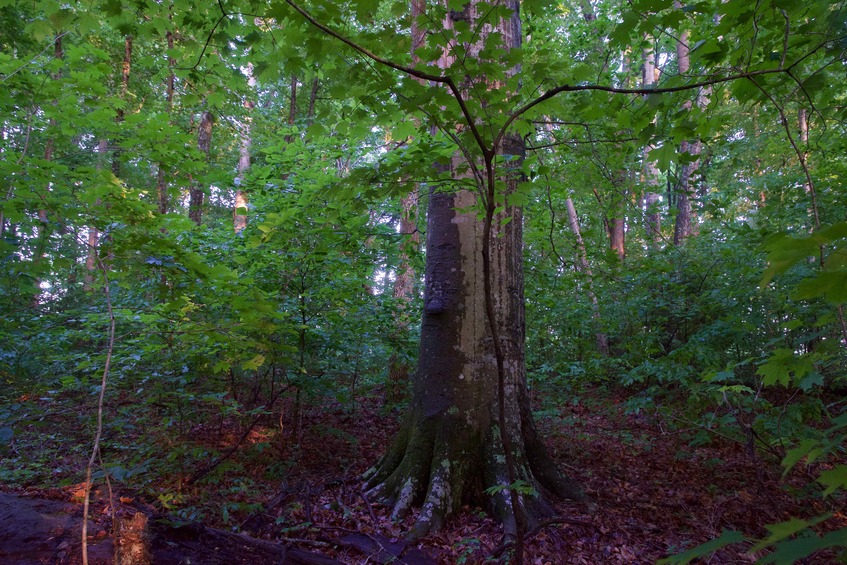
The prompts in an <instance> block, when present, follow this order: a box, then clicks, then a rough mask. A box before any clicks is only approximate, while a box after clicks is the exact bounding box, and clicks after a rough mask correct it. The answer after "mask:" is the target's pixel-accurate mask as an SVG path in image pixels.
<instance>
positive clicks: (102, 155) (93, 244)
mask: <svg viewBox="0 0 847 565" xmlns="http://www.w3.org/2000/svg"><path fill="white" fill-rule="evenodd" d="M108 152H109V142H108V140H106V139H101V140H100V141H99V142H98V143H97V169H102V168H103V163H104V161H105V159H106V154H107V153H108ZM94 206H95V207H99V206H101V203H100V201H99V200H98V201H97V202H95V203H94ZM99 240H100V232H99V231H98V230H97V226H95V225H91V226H89V227H88V245H87V246H86V252H87V256H86V259H85V277H84V278H83V282H82V288H83V290H85V291H86V292H89V291H91V290H92V289H93V288H94V273H95V272H96V271H97V245H98V243H99Z"/></svg>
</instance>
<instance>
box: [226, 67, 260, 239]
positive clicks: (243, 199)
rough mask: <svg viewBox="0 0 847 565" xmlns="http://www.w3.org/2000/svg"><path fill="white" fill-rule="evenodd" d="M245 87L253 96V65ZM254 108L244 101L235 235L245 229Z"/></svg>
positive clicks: (237, 181)
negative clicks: (246, 184)
mask: <svg viewBox="0 0 847 565" xmlns="http://www.w3.org/2000/svg"><path fill="white" fill-rule="evenodd" d="M247 86H248V87H249V91H250V94H249V95H248V96H250V95H252V94H253V89H254V88H255V87H256V79H255V78H254V77H253V65H252V63H248V64H247ZM254 107H255V103H254V102H253V101H252V100H250V98H245V99H244V110H245V113H244V118H243V121H242V122H241V144H240V147H239V153H238V174H237V175H236V176H235V186H236V189H235V209H234V210H233V211H232V223H233V228H234V229H235V233H236V234H239V233H241V232H242V231H243V230H244V228H246V227H247V204H248V195H247V191H246V190H245V189H244V177H245V175H246V174H247V171H248V170H249V169H250V146H251V145H252V144H253V134H252V126H253V122H252V120H253V118H252V117H251V116H250V114H251V113H252V111H253V108H254Z"/></svg>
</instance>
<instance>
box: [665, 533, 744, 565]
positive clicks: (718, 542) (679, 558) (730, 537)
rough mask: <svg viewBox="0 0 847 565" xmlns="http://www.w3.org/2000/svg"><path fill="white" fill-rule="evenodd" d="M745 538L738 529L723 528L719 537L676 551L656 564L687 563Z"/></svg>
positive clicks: (681, 564) (676, 564)
mask: <svg viewBox="0 0 847 565" xmlns="http://www.w3.org/2000/svg"><path fill="white" fill-rule="evenodd" d="M744 540H745V537H744V534H742V533H741V532H739V531H735V530H733V531H728V530H724V531H723V533H722V534H721V537H719V538H717V539H713V540H711V541H707V542H706V543H703V544H700V545H698V546H697V547H693V548H691V549H689V550H688V551H685V552H683V553H678V554H676V555H672V556H670V557H666V558H664V559H660V560H659V561H657V562H656V564H657V565H687V564H688V563H691V562H692V561H694V560H695V559H698V558H700V557H703V556H706V555H709V554H710V553H713V552H715V551H717V550H718V549H720V548H722V547H726V546H728V545H732V544H734V543H739V542H742V541H744Z"/></svg>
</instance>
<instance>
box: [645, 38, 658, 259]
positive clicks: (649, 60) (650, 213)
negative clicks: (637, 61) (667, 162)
mask: <svg viewBox="0 0 847 565" xmlns="http://www.w3.org/2000/svg"><path fill="white" fill-rule="evenodd" d="M655 82H656V55H655V53H654V51H653V48H652V47H649V48H648V49H646V50H645V51H644V66H643V72H642V79H641V84H642V86H643V87H644V88H650V87H651V86H653V84H655ZM653 149H654V146H653V145H652V144H648V145H647V146H646V147H644V153H643V169H642V178H643V184H644V187H645V188H644V205H643V208H644V213H645V222H644V223H645V228H646V231H647V240H648V241H649V242H651V243H652V244H653V245H657V244H658V243H659V242H660V241H661V238H662V220H661V215H660V213H659V203H660V201H661V197H660V196H659V194H658V193H657V192H656V191H655V190H656V188H657V187H658V186H659V170H658V168H657V167H656V163H655V162H654V161H652V160H651V159H650V151H652V150H653Z"/></svg>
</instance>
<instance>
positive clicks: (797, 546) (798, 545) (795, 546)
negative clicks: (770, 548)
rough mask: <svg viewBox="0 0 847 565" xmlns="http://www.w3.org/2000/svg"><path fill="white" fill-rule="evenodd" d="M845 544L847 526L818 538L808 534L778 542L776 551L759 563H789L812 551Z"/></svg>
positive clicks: (785, 564)
mask: <svg viewBox="0 0 847 565" xmlns="http://www.w3.org/2000/svg"><path fill="white" fill-rule="evenodd" d="M839 546H840V547H844V546H847V528H841V529H840V530H836V531H834V532H830V533H828V534H826V535H825V536H823V537H822V538H819V537H817V536H808V537H803V538H800V539H796V540H791V541H789V542H784V543H782V544H779V545H778V546H777V548H776V551H774V552H773V553H771V554H770V555H766V556H764V557H763V558H762V559H760V560H759V563H775V564H777V565H783V564H784V565H790V564H793V563H796V562H797V561H799V560H800V559H803V558H804V557H807V556H809V555H811V554H812V553H814V552H816V551H819V550H821V549H825V548H828V547H839Z"/></svg>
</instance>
